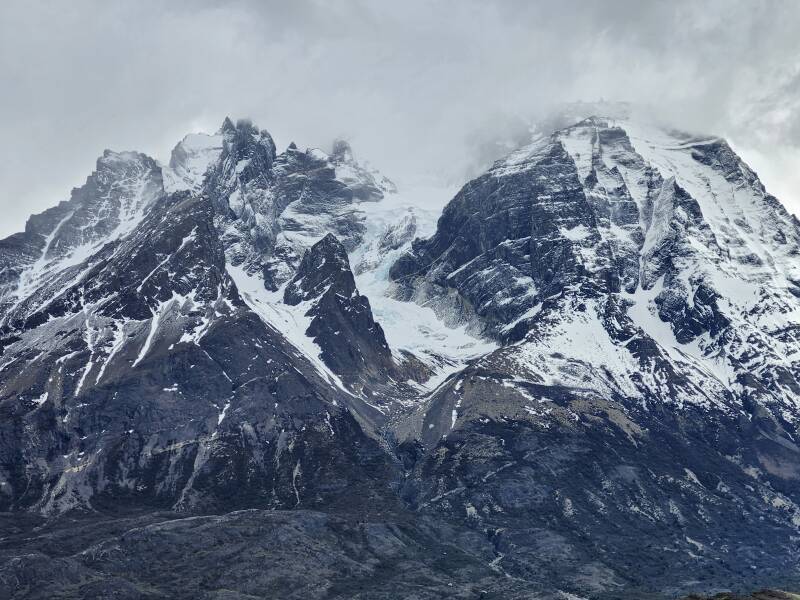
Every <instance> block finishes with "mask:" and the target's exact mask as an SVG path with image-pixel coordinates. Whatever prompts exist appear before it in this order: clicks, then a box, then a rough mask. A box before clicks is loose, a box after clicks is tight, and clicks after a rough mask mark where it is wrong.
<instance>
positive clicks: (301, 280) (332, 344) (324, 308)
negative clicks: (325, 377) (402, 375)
mask: <svg viewBox="0 0 800 600" xmlns="http://www.w3.org/2000/svg"><path fill="white" fill-rule="evenodd" d="M284 302H286V304H290V305H293V306H296V305H298V304H301V303H302V304H303V305H304V307H305V306H308V309H307V311H306V313H305V314H306V316H308V317H311V322H310V324H309V327H308V330H307V331H306V335H308V336H310V337H312V338H313V339H314V342H315V343H316V344H317V345H318V346H319V347H320V349H321V350H322V354H321V358H322V360H323V361H325V363H326V364H327V365H328V366H329V367H330V368H331V370H333V371H334V372H335V373H337V374H339V375H340V376H341V377H342V379H343V380H344V381H345V382H347V383H348V384H350V385H353V384H357V389H358V390H361V389H362V388H363V386H364V384H365V383H367V382H369V381H379V382H385V381H386V380H387V379H388V377H390V376H392V375H395V374H396V373H397V368H396V367H395V364H394V362H393V360H392V353H391V350H389V345H388V344H387V343H386V337H385V336H384V334H383V329H381V326H380V325H379V324H378V323H376V322H375V320H374V319H373V317H372V309H371V308H370V305H369V300H368V299H367V298H366V297H365V296H362V295H360V294H359V293H358V290H357V289H356V284H355V280H354V279H353V273H352V272H351V271H350V262H349V261H348V259H347V252H346V250H345V248H344V246H343V245H342V244H341V242H339V240H337V239H336V237H335V236H334V235H332V234H328V235H326V236H325V237H324V238H322V239H321V240H320V241H319V242H317V243H316V244H314V245H313V246H312V247H311V248H310V249H309V250H308V251H307V252H306V253H305V255H304V256H303V260H302V261H301V262H300V267H299V268H298V269H297V274H296V275H295V276H294V278H293V279H292V281H290V282H289V284H288V285H287V286H286V289H285V292H284Z"/></svg>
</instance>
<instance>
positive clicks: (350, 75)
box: [0, 0, 800, 235]
mask: <svg viewBox="0 0 800 600" xmlns="http://www.w3.org/2000/svg"><path fill="white" fill-rule="evenodd" d="M798 22H800V3H797V2H795V1H793V0H786V1H774V2H757V1H755V0H741V1H737V0H719V1H709V2H703V3H698V2H694V1H685V2H684V1H670V2H666V1H664V2H658V1H656V2H640V1H633V0H616V1H613V0H610V1H606V2H594V1H591V0H585V1H575V0H567V1H564V0H562V1H560V2H558V3H555V2H544V1H543V2H527V1H521V0H520V1H505V2H494V3H490V2H483V1H481V2H479V1H476V0H458V1H455V0H453V1H441V2H435V3H434V2H428V1H424V0H412V1H405V2H402V3H393V2H383V1H379V0H376V1H374V2H367V1H360V2H359V1H352V2H337V3H328V2H323V1H321V0H320V1H313V0H306V1H294V2H277V1H276V2H257V1H253V2H248V1H238V2H224V3H223V2H214V1H209V0H206V1H202V2H188V1H187V2H172V3H169V4H168V5H167V3H162V2H157V1H137V2H133V1H130V2H113V3H111V2H109V3H98V2H88V1H73V2H70V3H60V2H30V1H24V2H23V1H19V2H16V1H9V0H6V1H4V2H3V3H2V4H0V82H2V94H0V131H2V134H3V138H4V139H3V144H2V146H0V184H2V187H0V208H2V210H3V219H2V221H1V222H0V235H5V234H8V233H10V232H12V231H15V230H18V229H20V228H21V226H22V225H23V223H24V219H25V217H26V216H27V215H28V214H29V213H31V212H34V211H38V210H41V209H43V208H45V207H47V206H49V205H52V204H55V203H56V202H57V201H59V200H61V199H64V198H66V197H67V196H68V192H69V189H70V187H71V186H75V185H80V184H81V183H82V181H83V180H84V178H85V177H86V175H88V173H89V172H90V171H91V170H92V167H93V165H94V160H95V158H96V157H97V156H98V155H99V154H100V153H101V151H102V150H103V149H104V148H106V147H110V148H114V149H119V150H121V149H138V150H141V151H144V152H148V153H150V154H152V155H155V156H156V157H158V158H162V159H165V158H167V157H168V156H169V150H170V149H171V147H172V146H173V145H174V143H175V142H176V141H177V140H178V139H180V138H181V137H182V136H183V135H184V134H185V133H187V132H189V131H196V130H214V129H216V127H217V126H218V125H219V123H220V122H221V120H222V118H223V117H224V116H225V115H228V114H230V115H232V116H234V117H241V116H249V117H251V118H252V119H253V120H254V121H255V122H256V123H258V124H259V125H260V126H261V127H264V128H266V129H268V130H269V131H270V132H271V133H272V134H273V135H274V137H275V138H276V141H277V142H278V144H279V146H285V145H288V143H289V142H290V141H293V140H294V141H297V142H298V143H299V144H301V145H310V146H322V147H325V146H327V145H328V144H329V142H330V140H331V139H332V138H333V137H336V136H342V135H344V136H346V137H347V138H348V139H350V140H351V142H352V143H353V145H354V148H355V151H356V153H357V155H358V156H360V157H362V158H368V159H369V160H370V162H371V163H372V164H373V165H374V166H376V167H378V168H380V169H381V170H382V171H384V172H385V173H386V174H388V175H389V176H394V177H396V178H398V179H399V180H400V182H401V183H402V182H403V180H404V179H405V180H408V179H411V178H431V179H444V180H447V181H450V182H460V181H461V180H462V179H463V178H464V177H465V176H466V174H467V173H469V172H471V171H474V169H475V168H477V166H478V165H480V164H482V163H484V162H485V161H486V160H488V159H490V158H492V155H493V153H495V152H499V151H501V149H502V142H507V143H514V142H515V141H517V142H518V141H519V140H520V132H521V131H524V129H525V124H527V123H528V122H530V120H531V119H533V118H535V117H536V116H537V115H539V114H542V112H543V111H544V110H546V109H547V107H549V106H551V105H552V104H554V103H557V102H561V101H568V100H575V99H586V100H595V99H598V98H601V97H602V98H606V99H620V100H630V101H633V102H636V103H640V104H644V105H649V106H651V107H653V109H654V110H655V111H656V112H657V113H659V114H660V115H662V116H664V117H665V118H667V119H670V120H673V121H674V122H676V123H678V124H680V125H681V126H682V127H683V128H686V129H696V130H701V131H705V132H710V133H718V134H722V135H725V136H727V137H728V138H729V139H730V140H731V141H732V143H733V144H734V146H735V147H736V148H737V149H738V150H739V151H740V152H741V153H742V154H743V155H744V157H745V158H746V159H747V160H749V161H750V162H751V163H752V164H753V166H754V167H755V168H756V170H758V171H759V173H760V174H761V175H762V177H763V178H764V180H765V182H766V184H767V186H768V188H769V189H770V190H771V191H773V192H774V193H776V195H778V196H779V197H780V198H782V199H783V200H784V201H785V202H786V203H787V204H789V205H790V207H791V208H792V209H793V210H795V211H797V210H798V209H800V169H798V168H797V165H798V164H800V162H799V161H800V94H798V91H800V90H799V89H798V88H800V52H799V51H798V50H800V43H798V41H797V40H798V38H797V34H796V31H795V28H796V23H798ZM498 142H501V143H498Z"/></svg>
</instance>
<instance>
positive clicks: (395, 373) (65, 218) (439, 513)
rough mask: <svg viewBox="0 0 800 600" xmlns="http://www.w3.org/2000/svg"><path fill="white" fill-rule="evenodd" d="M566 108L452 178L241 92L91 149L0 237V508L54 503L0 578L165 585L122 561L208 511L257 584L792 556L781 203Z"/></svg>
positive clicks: (796, 263) (656, 574)
mask: <svg viewBox="0 0 800 600" xmlns="http://www.w3.org/2000/svg"><path fill="white" fill-rule="evenodd" d="M576 110H577V109H576ZM581 110H583V109H581ZM578 112H580V111H578ZM584 117H586V115H576V116H574V118H573V120H572V121H569V122H567V123H563V122H562V121H563V120H564V119H563V118H560V119H556V120H554V121H553V122H554V123H555V122H556V121H558V122H559V124H558V125H557V126H555V127H556V128H555V129H554V130H553V129H550V130H547V129H545V126H540V127H538V128H537V129H536V130H535V131H536V133H535V134H534V137H533V139H532V140H531V143H530V144H528V145H526V146H524V147H522V148H519V149H517V150H515V151H514V152H512V153H511V154H510V155H509V156H507V157H505V158H504V159H502V160H499V161H498V162H496V163H495V164H494V165H493V166H492V167H491V168H490V169H489V170H488V171H487V172H486V173H484V174H483V175H481V176H479V177H477V178H476V179H474V180H472V181H470V182H468V183H467V184H466V185H465V186H464V187H463V188H462V189H461V190H459V191H457V193H455V195H454V197H452V199H450V196H451V194H449V193H444V192H443V191H441V190H438V191H436V190H434V191H433V193H431V191H430V190H421V189H420V190H404V189H402V188H400V189H398V188H397V187H396V186H395V185H394V184H393V183H392V182H391V181H390V180H388V179H387V178H386V177H384V176H383V175H381V174H380V173H378V172H377V171H374V170H372V169H369V168H366V167H364V166H363V165H361V164H360V163H359V162H358V161H357V160H356V159H355V157H354V154H353V151H352V149H351V148H350V146H349V145H348V144H347V143H346V142H343V141H337V142H335V143H334V145H333V149H332V151H331V153H330V154H328V153H325V152H323V151H321V150H318V149H308V150H300V149H299V148H298V147H297V146H296V145H295V144H294V143H292V144H291V145H290V146H289V147H288V148H287V149H286V150H284V151H283V152H280V153H279V152H278V151H277V148H276V144H275V142H274V140H273V139H272V137H271V136H270V135H269V133H267V132H266V131H264V130H260V129H258V128H257V127H255V126H254V125H253V124H252V123H250V122H248V121H239V122H236V123H234V122H233V121H231V120H230V119H226V120H225V121H224V123H223V125H222V127H221V128H220V130H219V131H218V132H217V133H216V134H214V135H205V134H191V135H188V136H186V137H185V138H184V139H183V140H182V141H181V142H180V143H179V144H178V145H177V146H176V147H175V149H174V150H173V152H172V156H171V158H170V161H169V164H168V165H162V164H160V163H158V162H157V161H156V160H154V159H152V158H149V157H147V156H144V155H142V154H138V153H133V152H124V153H114V152H110V151H106V152H105V153H104V154H103V156H102V157H101V158H100V159H98V163H97V169H96V171H95V172H94V173H93V174H92V175H91V176H90V177H89V178H88V179H87V182H86V184H85V185H84V186H83V187H81V188H78V189H76V190H73V192H72V195H71V197H70V199H69V200H67V201H65V202H62V203H61V204H60V205H58V206H57V207H54V208H52V209H50V210H48V211H45V212H44V213H42V214H40V215H35V216H32V217H31V218H30V220H29V221H28V224H27V225H26V230H25V232H23V233H20V234H16V235H14V236H11V237H10V238H7V239H6V240H2V241H0V352H1V353H2V354H0V509H1V510H5V511H14V512H15V514H21V513H23V512H24V513H26V514H29V515H45V516H47V517H48V518H52V519H55V521H54V523H56V524H57V525H53V526H51V528H50V529H48V528H45V529H44V530H43V531H45V533H42V534H37V535H39V537H38V538H37V537H36V535H32V534H31V533H30V530H29V529H26V528H25V527H23V528H22V529H21V530H20V532H21V533H20V534H19V535H20V536H28V537H26V538H25V539H24V540H23V538H22V537H14V536H11V537H9V538H7V539H9V540H11V541H10V542H9V543H11V544H12V545H11V546H10V549H11V551H10V552H9V550H8V549H7V548H6V549H5V550H4V553H5V554H3V556H4V557H5V556H8V560H7V561H6V562H5V563H0V581H14V582H17V583H14V585H17V586H18V589H22V588H21V587H19V586H24V585H28V584H25V583H24V582H25V581H26V577H28V575H27V574H29V573H31V572H40V571H41V572H42V573H44V575H43V576H42V580H41V581H43V583H41V585H39V587H38V589H37V593H39V592H41V594H45V595H46V594H50V595H51V596H52V595H53V594H55V593H56V592H58V593H62V594H67V595H69V594H70V593H72V594H84V595H85V594H86V593H88V592H87V590H88V589H89V588H87V587H85V586H95V587H93V588H92V589H94V590H102V591H103V593H107V594H111V593H115V594H123V592H124V593H126V594H129V596H130V597H150V595H152V597H163V596H164V595H166V596H170V597H198V595H201V593H200V591H199V589H200V588H197V587H192V586H196V585H197V581H199V580H201V579H203V577H201V576H200V575H199V574H198V575H196V576H195V577H194V578H190V579H189V580H188V582H187V581H183V582H182V583H181V582H178V581H177V580H175V581H165V580H163V579H161V578H160V576H157V575H154V571H152V570H148V568H145V567H144V566H143V565H144V564H145V563H147V562H148V560H147V559H148V557H149V555H150V554H152V553H156V554H161V553H163V555H164V556H168V557H169V559H168V560H169V561H170V564H171V565H172V566H171V567H170V569H171V572H176V571H185V572H186V573H193V572H195V571H197V570H198V569H208V568H210V567H209V565H215V567H214V568H216V567H217V566H219V564H223V565H224V564H227V565H230V558H224V556H225V555H224V553H225V552H226V551H227V550H226V549H229V548H231V547H232V546H231V544H234V542H233V541H232V540H231V539H230V538H229V537H228V536H229V532H230V531H240V530H241V531H246V530H259V531H262V530H263V531H270V532H271V533H270V534H269V535H275V536H276V537H275V539H276V540H286V539H289V538H291V537H292V536H300V538H298V539H301V541H299V542H298V543H300V544H302V548H303V550H302V552H300V554H295V555H294V560H295V561H296V563H297V564H299V565H300V567H298V566H297V564H296V565H295V568H296V569H297V570H299V571H302V572H303V578H302V580H298V579H293V577H294V576H293V575H291V574H290V573H289V571H287V569H286V568H285V567H281V566H280V564H282V563H281V561H280V556H281V555H282V554H283V553H285V552H293V553H296V552H297V548H291V549H290V548H289V547H288V546H287V542H285V541H284V542H280V541H278V542H274V543H273V544H271V545H266V546H260V547H261V550H260V552H261V555H262V556H264V557H267V558H265V560H267V561H271V562H270V564H271V565H272V566H271V567H270V569H272V571H273V572H274V573H275V575H274V576H272V575H270V576H266V575H265V577H267V580H264V581H263V582H262V585H264V586H268V588H269V589H272V590H284V592H283V593H284V596H286V597H294V596H290V594H300V596H297V597H323V595H320V594H328V596H324V597H354V596H355V595H357V594H358V593H364V594H367V595H369V594H373V596H369V597H397V595H398V594H399V595H400V596H402V597H411V596H412V595H413V594H415V593H416V592H415V591H414V590H417V589H427V590H429V592H430V593H429V595H428V596H424V597H456V596H457V597H487V598H488V597H497V598H513V597H520V598H522V597H525V598H528V597H553V598H569V597H575V596H574V595H575V594H578V595H581V596H585V597H605V598H622V597H630V598H641V597H653V598H667V597H671V596H676V595H679V594H682V593H687V592H689V591H694V590H699V591H713V590H714V589H718V588H719V587H720V586H730V585H734V586H736V585H741V586H756V585H762V584H772V585H776V584H779V583H781V582H783V581H787V582H793V581H794V582H797V581H800V571H798V568H797V565H798V564H800V562H798V558H800V552H798V550H797V548H798V546H797V542H798V540H799V539H800V450H799V449H798V446H797V443H796V436H797V435H798V431H797V428H798V418H799V417H800V405H799V404H798V402H800V400H798V398H800V339H798V335H800V224H799V223H798V221H797V220H796V219H795V218H794V217H793V216H791V215H789V213H787V211H786V210H785V209H784V208H783V206H782V205H781V204H780V202H779V201H778V200H777V199H775V198H774V197H772V196H770V195H769V194H768V193H767V192H766V190H765V189H764V187H763V185H762V184H761V183H760V181H759V180H758V177H757V176H756V175H755V173H753V172H752V170H751V169H749V168H748V167H747V165H746V164H744V162H743V161H742V160H741V159H740V158H739V157H738V156H737V155H736V154H735V153H734V152H733V151H732V150H731V148H730V147H729V146H728V145H727V144H726V143H725V141H724V140H721V139H719V138H716V137H712V136H698V135H689V134H686V133H681V132H678V131H675V130H673V129H669V128H665V127H662V126H659V125H656V124H653V123H652V122H650V121H648V120H637V119H633V118H630V117H629V116H627V113H626V111H625V110H621V111H617V112H615V113H614V114H610V113H608V112H607V113H606V116H603V115H600V116H588V118H584ZM571 118H572V117H571ZM239 509H248V510H246V511H243V512H236V513H232V512H231V511H235V510H239ZM274 509H282V511H286V512H280V513H273V512H264V511H265V510H269V511H272V510H274ZM310 510H313V511H317V512H309V511H310ZM112 513H113V515H114V516H113V517H112V518H110V519H108V520H103V519H107V517H102V518H101V517H100V516H99V515H109V514H112ZM211 513H213V514H222V513H230V514H225V515H222V516H208V517H202V518H199V517H195V518H194V519H190V518H189V517H190V516H191V515H198V514H206V515H208V514H211ZM75 515H78V516H77V517H76V516H75ZM132 515H138V516H136V519H139V520H138V521H137V522H136V524H130V525H125V523H131V522H130V521H128V520H127V519H131V518H133V517H132ZM278 515H280V516H278ZM31 518H34V517H31ZM66 518H77V519H78V522H80V523H93V524H94V525H92V528H91V529H90V531H91V532H92V533H86V534H82V536H79V539H81V540H83V541H81V542H76V544H77V545H76V546H75V547H74V548H75V550H74V552H71V553H69V554H67V555H63V556H62V557H61V558H60V559H59V560H61V561H62V564H63V565H64V567H63V568H64V570H63V571H62V570H59V569H55V570H53V569H47V568H45V566H44V565H46V564H48V561H49V559H50V557H51V555H50V554H48V551H46V550H42V548H41V544H39V542H35V541H34V542H32V541H30V540H37V539H45V537H47V536H54V535H58V533H57V532H59V531H61V530H62V528H64V527H66V530H69V527H70V526H65V525H63V523H64V521H63V519H66ZM98 519H99V521H98ZM166 519H171V521H170V524H165V523H164V521H165V520H166ZM176 519H177V520H176ZM198 519H199V520H198ZM96 523H101V524H99V525H97V524H96ZM133 527H136V528H137V529H135V530H133V529H131V528H133ZM129 530H130V531H129ZM122 531H124V532H125V533H124V534H122V533H120V532H122ZM359 531H361V532H362V533H361V534H359V533H358V532H359ZM222 532H225V533H224V534H223V533H222ZM289 532H293V533H291V534H290V533H289ZM315 532H316V533H315ZM362 534H363V535H362ZM42 536H44V537H42ZM192 536H195V537H196V538H197V539H202V540H205V541H206V542H209V543H208V544H207V545H208V546H213V547H214V548H218V549H217V550H209V551H208V553H207V554H205V555H204V557H203V559H202V560H199V561H192V562H187V558H186V557H182V556H179V555H178V554H180V553H177V552H176V550H175V549H176V548H178V547H180V545H181V544H184V543H185V542H184V541H181V540H185V539H191V538H192ZM220 536H222V537H220ZM287 536H289V537H287ZM311 538H314V540H315V541H314V542H311V541H310V539H311ZM48 539H50V538H48ZM210 540H214V542H213V544H212V543H210ZM258 543H259V544H260V543H261V542H258ZM32 544H33V545H32ZM19 548H23V549H24V550H25V552H24V553H23V552H22V551H18V550H19ZM23 554H24V556H25V557H24V558H23V557H22V556H23ZM434 555H435V556H436V560H435V561H434V562H432V560H433V559H432V557H433V556H434ZM444 556H446V557H447V558H446V559H445V558H442V557H444ZM0 560H5V558H2V559H0ZM247 560H250V559H247ZM220 561H222V562H221V563H220ZM225 561H227V563H226V562H225ZM275 561H277V562H275ZM243 564H248V565H249V564H250V563H248V562H247V561H245V563H243ZM345 564H348V565H351V567H346V566H345ZM326 565H327V566H326ZM251 566H252V565H251ZM248 568H251V567H248ZM393 570H398V572H400V573H402V574H403V575H402V576H401V577H397V578H395V577H394V576H392V575H390V574H389V572H390V571H393ZM68 572H69V573H80V574H81V575H80V576H78V577H77V578H76V577H72V576H67V575H66V574H65V573H68ZM197 572H198V573H200V572H202V571H197ZM230 573H238V575H232V574H230ZM243 573H244V571H241V572H240V571H235V570H232V571H230V572H229V574H228V580H227V581H226V583H225V584H224V585H223V584H219V586H218V589H219V590H221V589H223V588H224V589H226V590H237V591H236V593H237V594H238V593H241V594H251V592H253V588H252V581H251V578H250V577H249V576H245V575H244V574H243ZM220 577H222V575H220ZM270 577H272V579H270ZM331 581H334V583H333V584H331V583H330V582H331ZM19 582H22V583H19ZM325 582H327V583H325ZM81 586H84V587H81ZM270 586H271V587H270ZM359 586H360V587H359ZM26 589H27V588H26ZM215 589H216V588H215ZM359 589H360V590H361V592H357V591H356V590H359ZM314 590H316V591H314ZM322 590H325V591H324V592H323V591H322ZM203 593H205V592H203ZM220 593H221V592H220ZM231 593H233V592H231ZM137 594H139V595H137ZM148 594H150V595H148ZM158 594H161V596H159V595H158ZM303 594H305V595H303ZM481 594H483V595H482V596H481ZM32 597H33V596H32ZM209 597H212V596H209ZM213 597H221V596H213ZM231 597H233V596H231ZM236 597H246V596H244V595H242V596H236ZM365 597H366V596H365ZM420 597H423V596H420Z"/></svg>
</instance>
